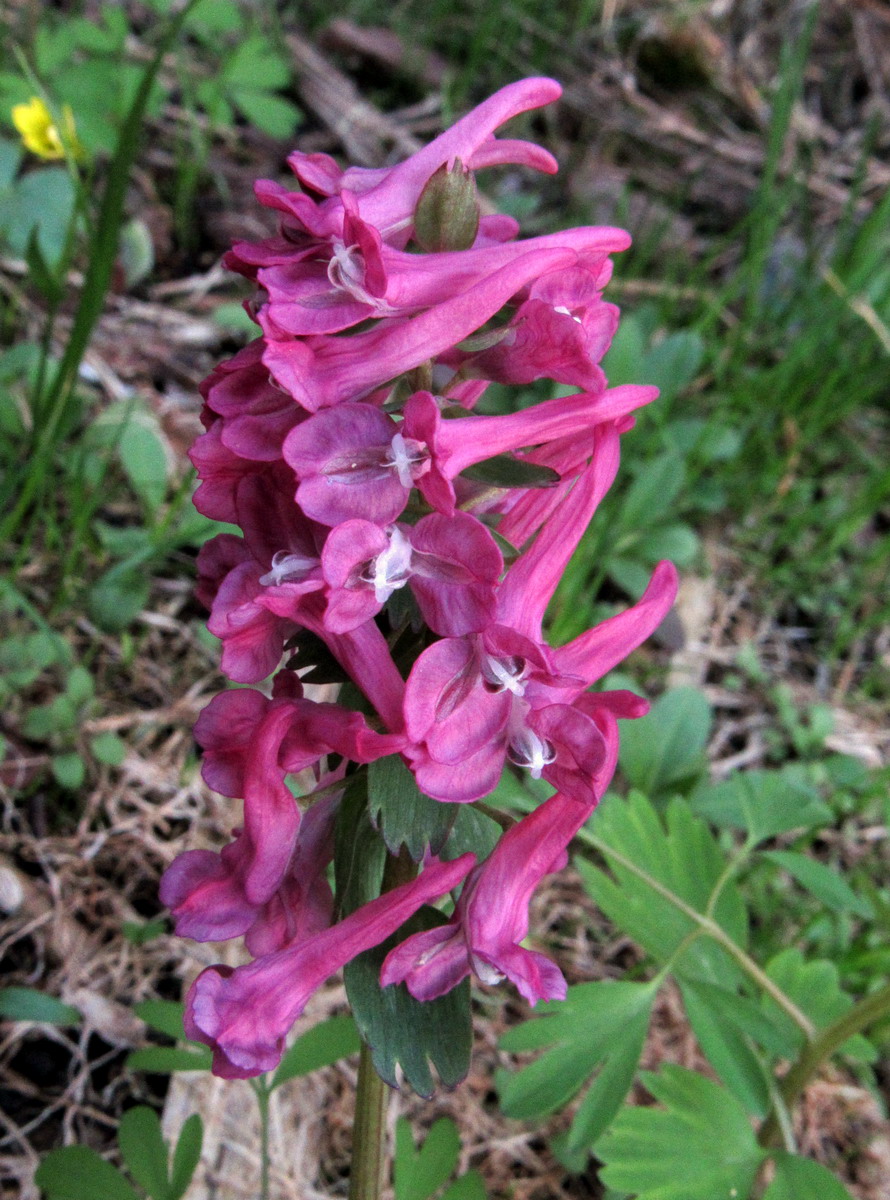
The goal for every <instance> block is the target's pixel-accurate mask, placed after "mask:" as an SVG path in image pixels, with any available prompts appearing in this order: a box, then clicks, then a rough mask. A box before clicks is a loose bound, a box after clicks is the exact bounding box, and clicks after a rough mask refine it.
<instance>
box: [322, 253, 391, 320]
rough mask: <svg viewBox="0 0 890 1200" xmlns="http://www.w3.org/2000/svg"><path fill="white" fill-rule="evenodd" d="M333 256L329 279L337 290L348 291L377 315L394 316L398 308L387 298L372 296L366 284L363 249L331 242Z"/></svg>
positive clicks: (329, 264)
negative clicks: (386, 299)
mask: <svg viewBox="0 0 890 1200" xmlns="http://www.w3.org/2000/svg"><path fill="white" fill-rule="evenodd" d="M331 249H332V250H333V257H332V258H331V261H330V262H329V263H328V280H329V281H330V284H331V287H333V288H336V289H337V291H341V292H348V293H349V295H350V296H352V297H353V299H354V300H358V302H359V304H367V305H369V306H370V307H371V308H373V310H374V315H375V316H392V315H393V314H394V313H395V312H396V309H394V308H391V307H390V305H388V304H387V303H386V301H385V300H381V299H380V298H379V297H378V296H372V295H371V293H370V292H369V291H368V290H367V288H366V287H365V286H364V280H365V264H364V259H363V257H362V252H361V249H360V248H359V247H358V246H357V245H353V246H346V245H344V243H343V242H341V241H334V242H332V243H331Z"/></svg>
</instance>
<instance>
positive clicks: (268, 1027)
mask: <svg viewBox="0 0 890 1200" xmlns="http://www.w3.org/2000/svg"><path fill="white" fill-rule="evenodd" d="M475 861H476V857H475V855H473V854H464V855H462V856H461V857H460V858H458V859H456V860H455V861H454V862H450V863H434V864H432V865H431V866H429V867H427V869H426V870H425V871H424V872H423V873H422V874H421V875H420V876H418V878H417V879H414V880H412V881H411V882H410V883H404V884H402V885H401V887H397V888H394V889H393V890H392V891H391V892H387V893H386V894H385V895H383V896H380V897H379V899H377V900H372V901H371V902H370V903H369V904H365V905H364V906H363V907H362V908H359V909H357V911H356V912H354V913H352V914H351V915H350V916H348V917H345V918H344V919H343V920H342V921H340V922H339V923H338V924H336V925H332V926H330V927H329V928H327V929H324V930H321V931H320V932H318V933H314V934H311V935H309V936H308V937H305V938H303V939H302V940H301V941H299V942H297V943H294V944H292V945H290V946H287V947H285V948H284V949H283V950H277V951H275V952H273V953H271V954H265V955H263V956H262V957H260V958H258V959H257V960H256V962H253V963H250V964H249V965H248V966H244V967H236V968H235V969H234V970H232V968H231V967H222V966H220V967H208V968H207V970H206V971H203V972H202V973H201V974H200V975H199V976H198V978H197V979H196V980H195V982H194V983H193V984H192V987H191V989H190V991H189V995H188V1000H187V1002H186V1011H185V1031H186V1033H187V1035H188V1036H189V1037H190V1038H192V1039H194V1040H195V1041H199V1042H204V1043H205V1045H207V1046H211V1047H212V1048H213V1072H214V1074H215V1075H221V1076H222V1077H223V1078H224V1079H244V1078H247V1077H249V1076H251V1075H259V1074H261V1073H262V1072H263V1071H270V1070H272V1068H273V1067H276V1066H277V1065H278V1063H279V1061H280V1059H281V1054H282V1051H283V1049H284V1038H285V1035H286V1034H287V1032H288V1030H289V1029H290V1027H291V1025H293V1023H294V1021H296V1019H297V1017H298V1016H299V1015H300V1013H301V1012H302V1011H303V1009H304V1007H305V1006H306V1002H307V1000H308V999H309V997H310V996H311V995H312V993H313V992H314V991H316V989H317V988H318V987H319V986H320V985H321V984H322V983H324V981H325V980H326V979H327V978H329V976H331V975H333V974H334V972H335V971H338V970H339V969H340V968H341V967H342V966H344V965H345V964H346V963H348V962H351V961H352V959H353V958H355V957H356V955H358V954H361V953H362V951H364V950H368V949H370V948H371V947H372V946H376V945H378V943H380V942H382V941H383V940H384V939H385V938H387V937H388V936H389V935H390V934H391V933H395V931H396V930H397V929H398V928H399V926H400V925H402V924H403V923H404V922H405V921H406V920H407V919H408V917H410V916H411V915H412V914H413V913H415V912H417V910H418V909H419V908H420V907H421V906H422V905H423V904H428V903H429V902H430V901H431V900H435V899H437V898H438V897H440V896H442V895H444V894H445V893H446V892H449V891H450V890H451V889H452V888H454V887H456V886H457V885H458V884H459V883H460V882H461V881H462V880H463V879H464V878H465V876H466V875H467V872H468V871H469V870H470V869H471V867H472V866H473V864H474V863H475Z"/></svg>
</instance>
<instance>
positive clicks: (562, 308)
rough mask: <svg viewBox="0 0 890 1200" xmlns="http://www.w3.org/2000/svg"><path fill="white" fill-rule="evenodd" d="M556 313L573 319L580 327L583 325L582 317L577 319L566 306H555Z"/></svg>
mask: <svg viewBox="0 0 890 1200" xmlns="http://www.w3.org/2000/svg"><path fill="white" fill-rule="evenodd" d="M553 311H554V312H558V313H564V314H565V315H566V316H567V317H571V318H572V320H573V321H577V322H578V324H579V325H581V324H583V322H582V321H581V318H580V317H576V316H575V314H574V313H573V312H571V311H570V310H569V309H567V308H566V306H565V305H564V304H557V305H554V308H553Z"/></svg>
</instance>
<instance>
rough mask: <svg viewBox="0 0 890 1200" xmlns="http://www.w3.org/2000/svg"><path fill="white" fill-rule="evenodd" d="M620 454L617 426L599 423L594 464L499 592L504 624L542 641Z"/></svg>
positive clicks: (576, 483)
mask: <svg viewBox="0 0 890 1200" xmlns="http://www.w3.org/2000/svg"><path fill="white" fill-rule="evenodd" d="M618 456H619V442H618V434H617V433H616V431H615V429H614V426H608V425H604V426H600V427H598V428H597V429H596V431H595V434H594V449H593V456H592V458H591V462H590V466H589V467H588V468H587V469H586V470H585V471H584V472H583V473H582V475H581V476H580V477H579V478H578V479H577V480H576V481H575V485H574V487H573V488H572V490H571V492H569V494H568V496H567V497H566V499H565V500H564V501H563V503H562V504H561V505H560V507H559V508H558V509H557V511H556V512H555V513H554V515H553V516H552V517H551V518H550V520H549V521H548V522H547V524H546V525H545V526H544V528H543V529H542V530H541V531H540V533H539V534H538V536H537V537H536V538H535V540H534V542H533V543H532V545H531V547H530V548H529V549H528V550H526V551H525V553H524V554H522V555H520V557H519V558H518V559H517V560H516V562H515V563H513V564H512V566H511V567H510V569H509V570H508V571H507V574H506V577H505V579H504V582H503V583H502V584H501V587H500V590H499V592H498V619H499V621H500V622H501V623H502V624H504V625H509V626H510V627H511V628H513V629H516V630H518V631H519V632H520V633H523V634H525V636H526V637H528V638H530V639H531V640H532V641H535V642H540V641H541V640H542V632H541V628H542V622H543V619H544V613H545V612H546V610H547V605H548V604H549V603H550V601H551V599H552V598H553V593H554V592H555V591H556V588H557V586H558V584H559V581H560V579H561V578H562V575H563V572H564V571H565V568H566V566H567V564H568V562H569V559H570V558H571V556H572V554H573V553H574V551H575V549H576V547H577V546H578V543H579V542H580V541H581V538H582V537H583V535H584V531H585V530H586V529H587V526H588V525H589V524H590V521H591V518H592V517H593V514H594V513H595V512H596V510H597V507H598V506H599V503H600V501H601V500H602V498H603V496H605V494H606V492H607V491H608V490H609V488H610V487H611V485H612V481H613V480H614V478H615V475H616V473H617V471H618Z"/></svg>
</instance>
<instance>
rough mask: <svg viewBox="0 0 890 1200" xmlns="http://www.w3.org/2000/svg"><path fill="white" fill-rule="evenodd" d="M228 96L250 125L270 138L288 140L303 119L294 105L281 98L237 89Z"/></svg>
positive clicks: (251, 90)
mask: <svg viewBox="0 0 890 1200" xmlns="http://www.w3.org/2000/svg"><path fill="white" fill-rule="evenodd" d="M230 96H231V99H232V103H233V104H234V105H235V107H236V108H237V109H239V110H240V111H241V112H242V113H243V114H244V116H245V117H247V119H248V121H249V122H250V123H251V125H254V126H256V128H257V129H259V130H261V131H262V132H263V133H265V134H268V135H269V137H272V138H279V139H280V140H284V139H285V138H289V137H290V136H291V135H292V134H293V132H294V130H295V129H296V128H297V126H298V125H299V124H300V122H301V121H302V119H303V114H302V113H301V112H300V110H299V109H298V108H297V106H296V104H293V103H292V102H291V101H290V100H286V99H285V98H284V97H283V96H274V95H272V94H271V93H270V92H266V91H257V90H254V89H251V88H238V89H237V90H235V91H232V92H231V93H230Z"/></svg>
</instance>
